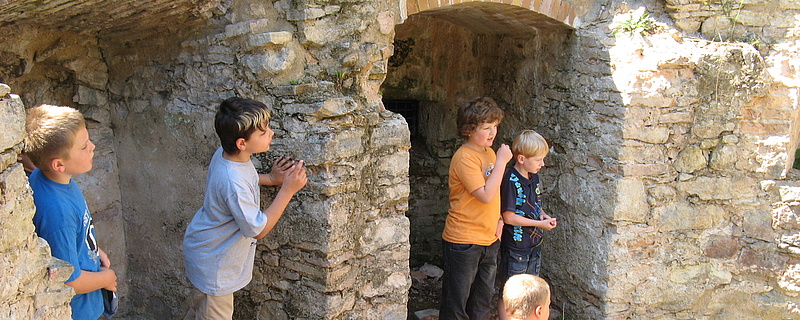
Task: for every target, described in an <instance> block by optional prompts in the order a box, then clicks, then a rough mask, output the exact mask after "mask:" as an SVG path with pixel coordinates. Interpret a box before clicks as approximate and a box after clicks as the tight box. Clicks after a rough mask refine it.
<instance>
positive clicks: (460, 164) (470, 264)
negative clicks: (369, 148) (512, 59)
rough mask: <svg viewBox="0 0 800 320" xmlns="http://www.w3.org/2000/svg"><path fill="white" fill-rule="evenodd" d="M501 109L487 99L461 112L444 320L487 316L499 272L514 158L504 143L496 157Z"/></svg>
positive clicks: (447, 235)
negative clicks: (503, 211)
mask: <svg viewBox="0 0 800 320" xmlns="http://www.w3.org/2000/svg"><path fill="white" fill-rule="evenodd" d="M501 121H503V110H502V109H500V107H499V106H498V105H497V103H496V102H495V101H494V100H493V99H492V98H488V97H484V98H478V99H475V100H472V101H470V102H468V103H466V104H464V105H463V106H461V107H460V108H459V110H458V115H457V122H458V130H459V134H460V135H461V137H463V138H466V141H465V142H464V144H463V145H461V147H460V148H459V149H458V150H457V151H456V153H455V154H453V158H452V159H451V161H450V177H449V180H448V184H449V186H450V210H449V211H448V214H447V219H446V220H445V227H444V232H442V238H443V239H444V242H443V247H444V248H443V249H444V268H443V269H444V275H443V276H442V298H441V308H440V312H439V316H440V319H488V318H489V315H490V309H491V305H492V295H493V293H494V278H495V275H496V271H497V252H498V250H499V248H500V244H499V243H498V240H499V235H500V230H501V227H502V221H500V180H501V179H502V178H503V168H504V167H505V166H506V164H507V163H508V161H509V160H511V149H510V148H509V147H508V146H507V145H505V144H503V145H500V148H499V149H498V151H497V154H496V155H495V152H494V150H492V144H493V143H494V139H495V137H496V136H497V126H498V125H499V124H500V122H501Z"/></svg>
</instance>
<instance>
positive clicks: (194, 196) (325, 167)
mask: <svg viewBox="0 0 800 320" xmlns="http://www.w3.org/2000/svg"><path fill="white" fill-rule="evenodd" d="M218 9H219V11H217V12H215V13H214V15H213V16H212V17H211V18H210V19H209V20H208V21H206V22H205V24H203V25H201V26H200V27H197V28H191V29H190V28H187V29H181V28H177V29H176V30H175V32H174V33H170V34H169V35H168V36H165V37H164V38H148V39H143V40H141V41H138V42H136V43H135V44H133V45H132V46H131V47H132V48H128V47H114V46H111V44H108V47H107V48H105V49H104V50H105V51H104V52H106V53H107V55H108V57H109V58H108V66H109V73H110V80H109V92H110V96H111V99H110V104H111V106H112V110H113V111H112V123H114V127H115V139H116V145H117V152H118V153H119V154H120V155H122V156H121V157H120V158H119V159H120V161H119V167H120V179H121V180H122V181H124V183H122V186H121V189H122V195H123V198H125V199H128V200H127V201H126V202H125V203H124V211H125V212H126V213H127V214H126V225H127V228H126V231H127V236H128V237H129V238H130V239H136V240H135V241H129V242H128V250H129V252H130V254H129V263H130V269H131V272H130V276H129V278H130V285H131V288H132V295H134V296H138V297H141V299H135V300H132V301H129V303H131V306H130V308H131V310H135V311H133V312H134V313H133V314H132V315H131V316H133V317H145V318H162V317H180V316H182V315H183V313H184V312H185V310H186V308H187V307H188V300H187V299H188V298H189V296H190V293H191V291H190V288H191V287H190V284H189V283H188V282H187V281H186V279H185V276H184V273H183V261H182V255H181V253H180V248H181V241H182V238H183V232H184V230H185V227H186V225H187V224H188V222H189V221H190V219H191V218H192V216H193V215H194V213H195V212H196V211H197V209H199V207H200V205H201V203H202V195H203V187H204V181H205V175H206V169H207V166H208V161H209V159H210V156H211V154H212V153H213V151H214V150H215V149H216V148H217V147H218V141H217V137H216V134H215V133H214V131H213V114H214V112H215V108H216V107H217V106H218V105H219V103H220V102H221V101H222V100H223V99H224V98H227V97H230V96H233V95H239V96H243V97H249V98H253V99H257V100H260V101H263V102H264V103H266V104H267V105H268V106H269V107H270V109H271V110H272V113H273V121H272V123H271V127H272V128H273V130H275V132H276V135H275V139H274V141H273V145H272V147H271V150H270V151H269V152H267V153H266V155H259V156H258V159H257V161H256V165H257V168H258V169H259V170H262V171H267V170H268V169H269V166H270V164H271V163H272V160H273V159H275V158H276V157H278V156H281V155H286V156H291V157H293V158H294V159H304V160H305V161H306V165H307V168H308V170H309V180H310V181H309V183H308V186H306V188H305V189H304V190H302V191H301V192H300V193H298V195H297V196H296V198H295V200H294V201H293V202H292V203H291V204H290V205H289V208H287V211H286V213H285V214H284V216H283V218H282V221H280V222H279V223H278V225H277V227H276V229H275V230H274V231H273V232H272V233H271V234H270V235H269V236H268V237H267V238H265V239H264V240H261V241H259V244H258V248H257V254H256V257H257V258H256V271H255V272H254V279H253V282H252V283H251V284H250V285H249V286H247V287H246V288H245V289H244V290H242V291H240V292H238V293H237V294H236V303H237V304H236V318H242V319H251V318H254V317H260V318H269V319H287V318H293V319H304V318H309V319H363V318H375V317H378V315H380V316H381V317H387V318H405V316H406V312H405V299H406V292H407V289H408V286H409V285H410V283H409V279H408V265H407V259H408V222H407V220H406V218H405V217H404V216H403V215H402V212H403V211H404V210H405V208H406V201H407V195H408V182H407V170H408V169H407V168H408V143H409V142H408V129H407V127H406V125H405V122H404V121H403V120H402V119H401V118H399V117H398V116H397V115H392V114H391V113H387V112H385V111H381V109H382V106H381V102H380V100H379V96H378V95H377V83H380V81H382V78H383V75H384V74H385V72H386V71H385V70H386V69H385V64H386V60H387V59H388V57H389V55H390V53H391V48H390V47H389V42H390V41H391V35H392V26H393V24H394V23H395V22H396V19H397V18H396V17H397V16H398V15H397V14H395V13H393V11H392V10H391V9H390V8H388V7H385V6H384V5H383V4H365V5H364V6H363V7H357V6H353V5H350V4H345V5H341V4H333V3H327V2H319V3H317V2H315V3H305V2H303V3H294V2H292V3H290V2H280V1H279V2H275V3H265V2H261V1H239V2H232V3H229V4H228V6H221V7H218ZM334 12H337V13H338V15H334V14H332V13H334ZM333 26H336V27H333ZM331 32H334V33H336V34H335V36H332V35H331V34H330V33H331ZM142 124H147V125H142ZM142 164H147V165H146V166H143V165H142ZM276 191H277V189H276V188H264V189H263V192H262V196H263V198H262V203H264V205H265V206H266V205H268V204H269V203H270V202H271V199H272V197H273V196H274V193H275V192H276ZM154 230H157V231H158V232H154ZM165 284H167V285H165Z"/></svg>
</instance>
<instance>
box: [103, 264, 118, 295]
mask: <svg viewBox="0 0 800 320" xmlns="http://www.w3.org/2000/svg"><path fill="white" fill-rule="evenodd" d="M100 272H101V273H105V274H108V276H109V277H110V278H111V279H112V280H111V283H110V284H108V285H106V286H105V287H103V289H106V290H108V291H114V292H116V291H117V273H116V272H114V270H111V269H109V268H102V267H101V268H100Z"/></svg>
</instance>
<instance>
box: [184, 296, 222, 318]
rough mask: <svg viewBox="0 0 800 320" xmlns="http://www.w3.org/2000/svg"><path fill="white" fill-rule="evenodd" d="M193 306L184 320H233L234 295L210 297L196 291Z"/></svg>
mask: <svg viewBox="0 0 800 320" xmlns="http://www.w3.org/2000/svg"><path fill="white" fill-rule="evenodd" d="M194 291H195V296H194V299H193V304H192V306H191V307H190V308H189V311H188V312H187V313H186V316H185V317H184V318H183V320H231V319H233V293H230V294H226V295H224V296H210V295H207V294H205V293H202V292H200V290H197V289H195V290H194Z"/></svg>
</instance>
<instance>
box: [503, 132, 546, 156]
mask: <svg viewBox="0 0 800 320" xmlns="http://www.w3.org/2000/svg"><path fill="white" fill-rule="evenodd" d="M549 151H550V145H548V144H547V140H545V139H544V137H542V135H540V134H539V133H537V132H536V131H533V130H524V131H522V132H521V133H520V134H519V135H518V136H517V138H516V139H514V143H512V144H511V152H512V153H514V157H515V158H516V157H517V156H524V157H526V158H530V157H536V156H544V155H547V153H548V152H549Z"/></svg>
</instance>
